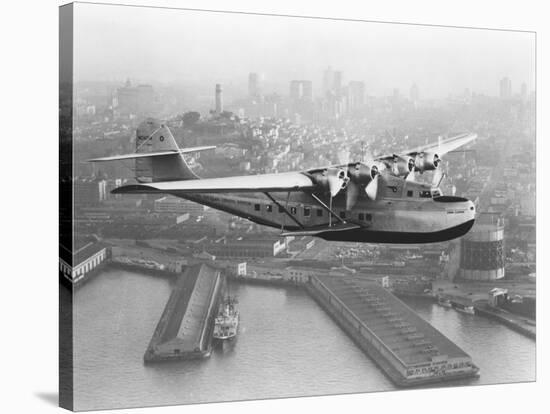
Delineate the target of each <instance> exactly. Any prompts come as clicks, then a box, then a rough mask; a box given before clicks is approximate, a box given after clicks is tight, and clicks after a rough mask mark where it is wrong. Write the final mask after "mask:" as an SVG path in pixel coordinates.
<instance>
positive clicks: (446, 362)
mask: <svg viewBox="0 0 550 414" xmlns="http://www.w3.org/2000/svg"><path fill="white" fill-rule="evenodd" d="M306 289H307V290H308V291H309V293H310V294H311V296H312V297H313V298H314V299H315V300H316V301H317V302H318V303H319V304H320V305H321V306H322V307H323V308H324V309H325V310H326V311H327V312H328V314H329V315H330V316H331V317H332V318H333V319H335V320H336V322H338V324H339V325H340V326H341V327H342V329H344V331H346V333H347V334H348V335H350V336H351V338H352V339H353V340H354V341H355V342H356V343H357V344H358V345H359V346H360V347H361V349H363V351H364V352H365V353H367V355H369V356H370V357H371V358H372V359H373V360H374V362H376V363H377V364H378V365H379V366H380V368H382V370H383V371H384V372H385V373H386V374H387V375H388V377H389V378H390V379H391V380H392V381H393V382H394V383H395V384H396V385H398V386H402V387H410V386H416V385H423V384H427V383H435V382H441V381H446V380H453V379H459V378H467V377H472V376H477V375H478V371H479V369H478V368H477V367H476V366H475V365H474V363H473V362H472V359H471V358H470V356H469V355H468V354H466V353H465V352H464V351H463V350H462V349H460V348H459V347H458V346H457V345H456V344H454V343H453V342H452V341H451V340H449V339H448V338H447V337H445V336H444V335H443V334H442V333H440V332H439V331H438V330H436V329H435V328H434V327H433V326H431V325H430V324H429V323H428V322H426V321H425V320H424V319H422V318H421V317H420V316H418V315H417V314H416V313H415V312H414V311H413V310H412V309H410V308H409V307H408V306H407V305H405V304H404V303H403V302H401V301H400V300H399V299H397V297H395V296H394V295H392V294H391V293H390V292H388V291H387V290H386V289H384V288H382V286H380V285H378V284H377V283H374V282H365V281H361V280H360V279H357V278H341V277H330V276H316V277H312V278H311V283H307V284H306Z"/></svg>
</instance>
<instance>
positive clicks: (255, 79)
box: [248, 73, 262, 101]
mask: <svg viewBox="0 0 550 414" xmlns="http://www.w3.org/2000/svg"><path fill="white" fill-rule="evenodd" d="M261 96H262V86H261V76H260V75H259V74H258V73H249V74H248V97H249V98H250V99H254V100H256V101H258V100H260V98H261Z"/></svg>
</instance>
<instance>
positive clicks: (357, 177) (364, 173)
mask: <svg viewBox="0 0 550 414" xmlns="http://www.w3.org/2000/svg"><path fill="white" fill-rule="evenodd" d="M348 174H349V178H350V180H351V181H353V182H354V183H356V184H362V185H367V184H368V183H370V182H371V180H372V179H373V178H374V177H376V175H378V174H379V170H378V166H377V165H376V164H372V165H366V164H363V163H361V162H358V163H357V164H355V166H350V167H349V169H348Z"/></svg>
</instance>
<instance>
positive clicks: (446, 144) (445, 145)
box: [375, 133, 477, 161]
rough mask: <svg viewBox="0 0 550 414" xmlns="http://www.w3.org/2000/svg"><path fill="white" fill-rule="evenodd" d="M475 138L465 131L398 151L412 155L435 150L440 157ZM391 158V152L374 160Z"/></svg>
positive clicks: (475, 136)
mask: <svg viewBox="0 0 550 414" xmlns="http://www.w3.org/2000/svg"><path fill="white" fill-rule="evenodd" d="M476 138H477V134H473V133H465V134H460V135H456V136H454V137H451V138H447V139H443V140H441V141H440V142H435V143H433V144H429V145H424V146H419V147H417V148H414V149H409V150H407V151H400V152H399V153H400V154H406V155H408V156H411V157H414V156H415V155H416V154H418V153H420V152H435V153H437V155H439V156H440V157H441V156H442V155H445V154H447V153H448V152H451V151H454V150H455V149H457V148H459V147H461V146H463V145H466V144H467V143H469V142H472V141H473V140H474V139H476ZM392 158H393V154H391V155H382V156H380V157H376V158H375V160H377V161H382V160H388V159H392Z"/></svg>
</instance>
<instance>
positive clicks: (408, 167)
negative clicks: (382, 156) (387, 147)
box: [391, 155, 415, 177]
mask: <svg viewBox="0 0 550 414" xmlns="http://www.w3.org/2000/svg"><path fill="white" fill-rule="evenodd" d="M391 167H392V173H393V174H394V175H397V176H398V177H401V176H406V175H408V174H409V173H410V172H411V171H412V170H413V169H414V168H415V160H414V159H413V158H411V157H408V156H406V155H405V156H403V155H395V156H394V157H393V160H392V166H391Z"/></svg>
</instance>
